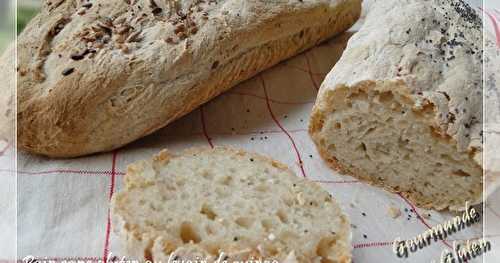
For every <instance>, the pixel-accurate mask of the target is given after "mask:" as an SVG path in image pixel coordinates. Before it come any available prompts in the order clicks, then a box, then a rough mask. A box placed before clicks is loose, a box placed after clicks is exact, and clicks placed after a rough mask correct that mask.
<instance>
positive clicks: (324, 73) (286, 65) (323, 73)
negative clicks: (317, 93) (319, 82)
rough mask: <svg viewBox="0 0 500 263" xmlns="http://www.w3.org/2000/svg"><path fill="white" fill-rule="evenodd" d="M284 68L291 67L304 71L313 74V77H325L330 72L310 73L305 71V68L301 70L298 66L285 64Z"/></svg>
mask: <svg viewBox="0 0 500 263" xmlns="http://www.w3.org/2000/svg"><path fill="white" fill-rule="evenodd" d="M283 66H285V67H289V68H292V69H296V70H298V71H302V72H304V73H311V74H313V75H317V76H325V75H326V74H328V72H312V71H311V72H310V71H309V70H307V69H303V68H300V67H297V66H294V65H292V64H283Z"/></svg>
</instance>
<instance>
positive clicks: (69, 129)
mask: <svg viewBox="0 0 500 263" xmlns="http://www.w3.org/2000/svg"><path fill="white" fill-rule="evenodd" d="M131 2H132V3H136V4H135V5H134V4H131V5H127V4H126V1H123V0H112V1H108V0H106V1H105V0H97V1H95V2H94V4H93V6H92V7H91V8H90V9H85V7H82V6H80V3H77V2H74V1H69V0H66V1H64V0H61V1H58V2H57V3H54V4H52V5H50V6H47V5H44V8H43V10H42V12H41V14H40V15H38V16H37V17H36V18H34V19H33V21H32V22H31V23H30V24H29V25H28V27H27V28H26V30H25V31H24V32H23V33H22V34H21V35H20V37H19V42H18V52H19V56H18V60H19V61H18V62H19V69H20V73H18V74H19V75H18V77H19V81H18V114H17V120H18V146H19V148H21V149H23V150H25V151H28V152H32V153H37V154H42V155H47V156H51V157H75V156H80V155H85V154H91V153H96V152H102V151H109V150H112V149H115V148H118V147H120V146H123V145H125V144H127V143H129V142H131V141H133V140H136V139H138V138H140V137H143V136H145V135H147V134H150V133H152V132H154V131H156V130H158V129H159V128H161V127H163V126H165V125H167V124H168V123H170V122H172V121H173V120H175V119H177V118H179V117H181V116H183V115H185V114H186V113H188V112H190V111H192V110H193V109H194V108H196V107H198V106H199V105H201V104H203V103H205V102H206V101H208V100H209V99H211V98H213V97H214V96H217V95H218V94H220V93H221V92H224V91H225V90H227V89H228V88H230V87H232V86H234V85H236V84H237V83H239V82H241V81H243V80H245V79H248V78H250V77H252V76H254V75H255V74H257V73H259V72H260V71H262V70H264V69H266V68H268V67H270V66H273V65H275V64H276V63H278V62H280V61H282V60H284V59H286V58H289V57H291V56H293V55H296V54H298V53H300V52H302V51H304V50H306V49H308V48H310V47H312V46H314V45H316V44H318V43H319V42H321V41H324V40H326V39H328V38H330V37H332V36H334V35H336V34H338V33H341V32H343V31H345V30H346V29H348V28H349V27H350V26H351V25H352V24H353V23H354V22H355V21H356V20H357V19H358V17H359V15H360V9H361V7H360V6H361V4H360V2H361V1H360V0H321V1H313V2H311V1H307V2H301V1H291V0H290V1H288V0H287V1H284V2H283V1H280V3H274V2H270V3H269V1H262V2H261V1H248V2H246V3H245V4H241V2H240V1H236V0H226V1H219V2H217V3H215V4H208V3H207V4H202V6H201V7H199V9H198V7H197V5H194V4H193V3H194V2H195V1H182V2H181V6H180V7H179V8H178V10H177V11H176V12H177V13H175V14H171V15H170V14H169V12H168V10H170V9H169V7H168V6H163V5H161V4H160V3H157V5H158V6H159V7H157V8H160V9H161V10H162V13H159V15H156V13H158V11H155V10H158V9H157V8H156V9H154V8H152V7H151V6H150V4H149V1H145V0H139V1H131ZM153 2H154V1H153ZM157 2H158V1H157ZM281 2H283V3H281ZM190 3H191V4H193V6H191V7H190ZM137 6H143V7H142V8H141V9H140V10H139V9H138V8H137ZM81 10H84V11H85V12H86V13H85V14H84V15H79V13H80V12H81ZM189 10H194V11H189ZM197 10H202V11H199V12H198V11H197ZM104 14H106V15H104ZM143 14H144V15H143ZM124 21H125V22H124ZM176 23H177V24H176ZM174 24H175V25H174ZM181 24H182V25H181ZM193 25H195V26H193ZM120 32H122V33H120ZM123 32H125V33H123ZM187 34H188V35H187ZM122 35H124V36H122ZM125 36H126V39H125V40H123V38H125ZM89 39H90V40H89ZM95 39H97V40H95Z"/></svg>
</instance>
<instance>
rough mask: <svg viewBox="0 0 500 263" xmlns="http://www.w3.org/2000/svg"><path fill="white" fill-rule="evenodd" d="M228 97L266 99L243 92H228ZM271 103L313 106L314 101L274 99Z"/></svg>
mask: <svg viewBox="0 0 500 263" xmlns="http://www.w3.org/2000/svg"><path fill="white" fill-rule="evenodd" d="M226 95H240V96H249V97H255V98H258V99H262V100H265V99H266V98H265V97H262V96H259V95H256V94H249V93H243V92H234V91H230V92H227V93H226ZM269 101H271V102H273V103H276V104H285V105H306V104H313V103H314V101H304V102H300V101H299V102H294V101H280V100H273V99H269Z"/></svg>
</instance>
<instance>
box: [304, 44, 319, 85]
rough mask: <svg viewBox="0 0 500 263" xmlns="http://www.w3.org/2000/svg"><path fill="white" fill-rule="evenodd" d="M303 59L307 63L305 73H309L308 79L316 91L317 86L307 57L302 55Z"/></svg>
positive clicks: (305, 54)
mask: <svg viewBox="0 0 500 263" xmlns="http://www.w3.org/2000/svg"><path fill="white" fill-rule="evenodd" d="M304 57H305V58H306V63H307V73H309V78H311V82H312V84H313V85H314V88H315V89H316V91H318V90H319V87H318V84H317V83H316V80H315V79H314V75H313V73H312V68H311V62H310V61H309V56H308V55H307V53H304Z"/></svg>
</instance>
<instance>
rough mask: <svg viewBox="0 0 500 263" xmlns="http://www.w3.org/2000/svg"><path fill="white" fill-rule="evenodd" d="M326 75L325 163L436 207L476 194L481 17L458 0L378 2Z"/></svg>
mask: <svg viewBox="0 0 500 263" xmlns="http://www.w3.org/2000/svg"><path fill="white" fill-rule="evenodd" d="M371 7H372V9H371V10H370V11H369V14H368V16H367V20H366V22H365V24H364V25H363V26H362V28H361V29H360V31H359V32H357V33H356V34H355V35H354V36H353V37H352V38H351V39H350V41H349V44H348V46H347V49H346V51H345V52H344V54H343V56H342V58H341V59H340V61H339V62H338V63H337V64H336V66H335V67H334V68H333V70H332V71H331V72H330V73H329V74H328V76H327V77H326V79H325V81H324V82H323V84H322V86H321V89H320V93H319V96H318V98H317V101H316V104H315V106H314V109H313V114H312V116H311V122H310V134H311V136H312V138H313V140H314V142H315V143H316V145H317V147H318V150H319V152H320V153H321V155H322V156H323V157H324V159H326V160H327V161H329V162H330V164H331V165H332V166H333V167H335V168H337V169H339V170H341V171H343V172H344V173H348V174H351V175H354V176H356V177H358V178H360V179H362V180H364V181H367V182H370V183H373V184H375V185H378V186H382V187H385V188H387V189H389V190H391V191H394V192H400V193H402V194H403V195H405V196H406V197H408V198H409V199H411V200H412V201H413V202H414V203H415V204H417V205H418V206H421V207H424V208H433V209H437V210H441V209H447V208H448V209H451V210H461V209H465V202H466V201H468V202H469V203H478V202H480V201H481V200H482V190H483V189H482V186H483V179H482V171H483V169H482V152H483V141H482V140H483V138H482V137H483V134H482V116H483V113H482V105H483V103H482V64H483V61H482V49H483V47H482V21H481V19H480V17H479V16H478V15H477V14H476V12H475V11H474V10H473V9H472V8H470V7H469V6H468V5H467V4H466V3H464V2H463V1H455V0H453V1H451V0H444V1H443V0H417V1H409V0H402V1H399V0H398V1H381V0H379V1H375V2H374V3H373V4H372V5H371Z"/></svg>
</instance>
